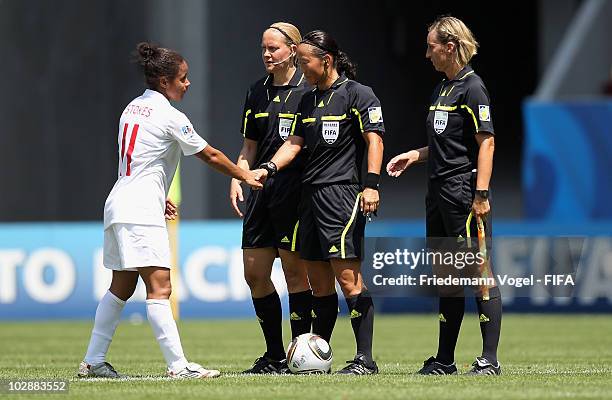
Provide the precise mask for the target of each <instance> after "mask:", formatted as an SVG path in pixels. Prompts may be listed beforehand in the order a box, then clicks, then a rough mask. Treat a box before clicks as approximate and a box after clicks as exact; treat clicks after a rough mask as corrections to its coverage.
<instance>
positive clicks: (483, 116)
mask: <svg viewBox="0 0 612 400" xmlns="http://www.w3.org/2000/svg"><path fill="white" fill-rule="evenodd" d="M478 119H480V120H481V121H483V122H486V121H490V120H491V113H490V112H489V106H484V105H479V106H478Z"/></svg>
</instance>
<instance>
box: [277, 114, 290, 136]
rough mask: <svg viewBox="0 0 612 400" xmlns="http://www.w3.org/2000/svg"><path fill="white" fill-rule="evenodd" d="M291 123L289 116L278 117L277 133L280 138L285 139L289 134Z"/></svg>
mask: <svg viewBox="0 0 612 400" xmlns="http://www.w3.org/2000/svg"><path fill="white" fill-rule="evenodd" d="M292 124H293V120H292V119H290V118H279V119H278V134H279V135H280V137H281V139H283V140H287V138H288V137H289V134H290V133H291V125H292Z"/></svg>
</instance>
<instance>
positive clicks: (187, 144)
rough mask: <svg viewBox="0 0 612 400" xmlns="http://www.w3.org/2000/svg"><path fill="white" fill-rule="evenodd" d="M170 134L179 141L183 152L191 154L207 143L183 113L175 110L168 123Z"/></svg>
mask: <svg viewBox="0 0 612 400" xmlns="http://www.w3.org/2000/svg"><path fill="white" fill-rule="evenodd" d="M170 135H172V137H173V138H174V139H175V140H176V141H177V142H178V143H179V145H180V146H181V150H182V151H183V154H184V155H186V156H191V155H193V154H196V153H199V152H200V151H202V150H203V149H204V148H205V147H206V146H207V144H208V143H206V141H205V140H204V139H202V137H201V136H200V135H198V133H197V132H196V131H195V129H193V125H192V124H191V121H189V118H187V116H185V114H183V113H181V112H179V111H176V113H175V115H174V117H173V119H172V121H171V123H170Z"/></svg>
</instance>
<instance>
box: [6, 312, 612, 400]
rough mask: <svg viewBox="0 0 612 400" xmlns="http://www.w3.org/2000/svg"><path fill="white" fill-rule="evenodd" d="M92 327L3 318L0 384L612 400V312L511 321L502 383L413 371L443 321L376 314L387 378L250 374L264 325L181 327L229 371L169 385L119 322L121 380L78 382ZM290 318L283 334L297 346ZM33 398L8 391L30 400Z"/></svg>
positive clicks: (194, 352) (348, 352)
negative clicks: (43, 382) (23, 382)
mask: <svg viewBox="0 0 612 400" xmlns="http://www.w3.org/2000/svg"><path fill="white" fill-rule="evenodd" d="M90 329H91V322H80V321H79V322H2V323H0V380H2V379H4V380H6V379H35V378H37V379H50V378H56V379H69V380H70V389H69V393H68V395H66V397H64V396H65V395H61V394H50V395H42V394H34V395H27V397H29V398H37V399H39V398H48V397H52V398H56V399H59V398H70V399H72V398H78V399H105V400H108V399H112V400H120V399H121V400H122V399H139V398H142V399H164V400H169V399H183V398H185V399H189V398H206V399H276V398H278V399H292V400H293V399H317V400H323V399H410V398H412V399H415V398H426V399H436V400H438V399H453V400H458V399H487V400H491V399H512V398H516V399H559V398H567V399H604V398H612V316H610V315H517V314H507V315H505V316H504V321H503V331H502V339H501V346H500V354H499V356H500V361H501V363H502V368H503V375H502V376H499V377H469V376H461V375H459V376H446V377H422V376H415V375H413V372H414V371H416V370H417V369H418V368H419V367H420V366H421V363H422V361H423V360H424V359H426V358H427V357H429V356H430V355H432V353H433V352H434V351H435V348H436V344H437V319H436V316H434V315H398V316H378V317H377V319H376V322H375V339H374V350H375V358H376V360H377V361H378V365H379V367H380V370H381V373H380V375H377V376H367V377H344V376H343V377H340V376H334V375H329V376H241V375H238V374H237V373H238V372H239V371H241V370H243V369H246V368H247V367H249V366H250V364H251V362H252V361H253V360H254V359H255V357H257V356H258V355H260V354H261V353H263V350H264V348H263V340H262V339H261V335H260V331H259V326H258V324H257V322H256V321H255V320H239V321H236V320H232V321H222V320H211V321H204V320H202V321H192V320H186V321H181V322H180V325H179V329H180V331H181V336H182V341H183V345H184V348H185V352H186V354H187V356H188V358H189V359H190V360H192V361H195V362H199V363H202V364H203V365H205V366H210V367H215V368H218V369H220V370H222V372H223V373H224V375H223V376H222V377H220V378H218V379H214V380H205V381H171V380H168V379H166V378H163V374H164V369H165V365H164V362H163V358H162V355H161V352H160V350H159V348H158V347H157V343H156V342H155V340H154V339H153V335H152V333H151V328H150V327H149V325H148V324H147V323H146V321H145V322H144V323H142V324H138V325H134V324H130V323H129V322H127V321H125V322H122V323H121V324H120V325H119V328H118V329H117V334H116V336H115V339H114V341H113V344H112V345H111V349H110V353H109V357H108V360H109V361H110V362H111V363H112V364H113V365H114V366H115V367H116V368H117V370H119V371H120V372H121V373H125V374H128V375H130V376H132V377H133V378H132V379H130V380H123V381H108V380H98V381H92V380H89V381H88V380H79V379H77V378H76V376H75V374H76V369H77V366H78V364H79V362H80V361H81V358H82V357H83V354H84V352H85V348H86V346H87V340H88V338H89V332H90ZM288 332H289V329H288V322H287V323H286V326H285V338H286V340H287V339H288V336H289V335H288ZM332 348H333V349H334V365H333V367H334V370H336V369H339V368H341V367H342V366H343V364H344V361H345V360H349V359H351V358H352V356H353V352H354V342H353V336H352V331H351V329H350V323H349V320H348V319H346V318H339V319H338V323H337V324H336V330H335V332H334V337H333V339H332ZM479 354H480V331H479V327H478V322H477V319H476V315H475V314H471V313H467V314H466V317H465V319H464V322H463V327H462V331H461V336H460V338H459V343H458V345H457V354H456V360H457V365H458V367H459V370H460V372H465V371H467V370H468V368H469V364H471V362H472V361H473V360H474V357H475V356H476V355H479ZM22 396H24V397H26V395H10V396H9V395H0V397H6V398H22Z"/></svg>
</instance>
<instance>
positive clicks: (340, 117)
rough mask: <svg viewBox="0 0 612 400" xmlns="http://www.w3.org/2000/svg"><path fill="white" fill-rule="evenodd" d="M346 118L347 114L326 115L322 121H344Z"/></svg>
mask: <svg viewBox="0 0 612 400" xmlns="http://www.w3.org/2000/svg"><path fill="white" fill-rule="evenodd" d="M343 119H346V114H342V115H325V116H323V117H321V121H342V120H343Z"/></svg>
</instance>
